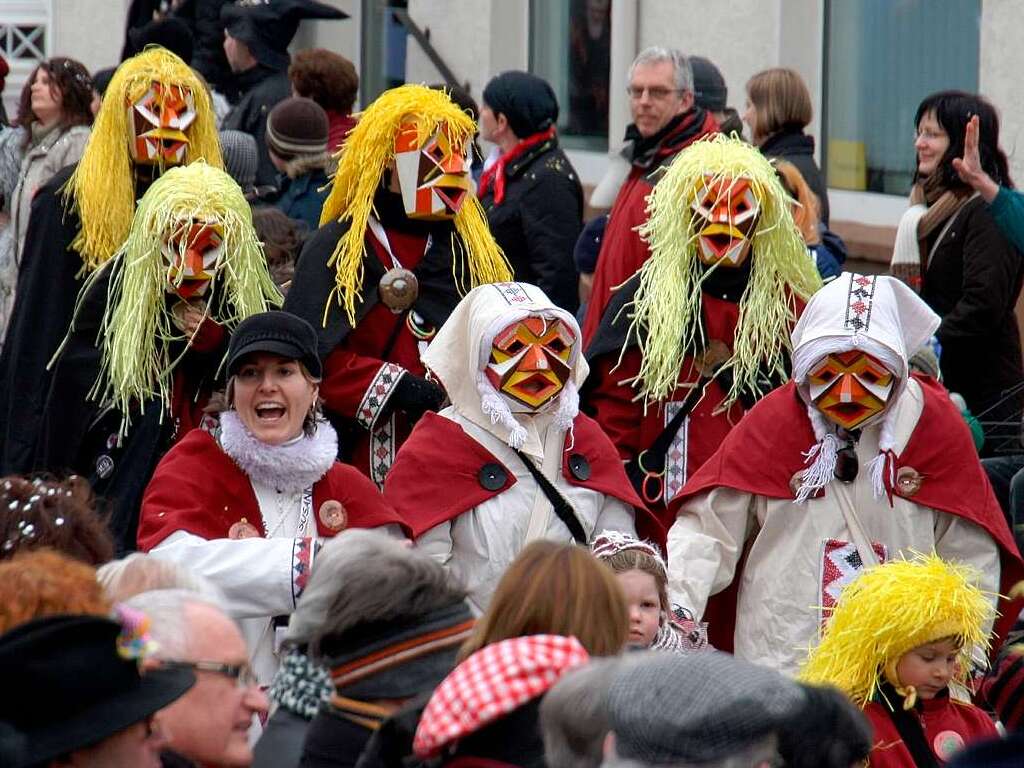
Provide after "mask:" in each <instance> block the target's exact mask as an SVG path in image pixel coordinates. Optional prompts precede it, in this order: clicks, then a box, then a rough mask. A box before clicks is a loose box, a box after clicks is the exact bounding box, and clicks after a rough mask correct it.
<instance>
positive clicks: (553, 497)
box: [513, 448, 587, 546]
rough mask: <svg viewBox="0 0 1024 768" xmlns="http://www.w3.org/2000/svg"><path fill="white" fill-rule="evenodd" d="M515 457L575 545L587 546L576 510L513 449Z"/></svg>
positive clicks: (520, 452)
mask: <svg viewBox="0 0 1024 768" xmlns="http://www.w3.org/2000/svg"><path fill="white" fill-rule="evenodd" d="M513 450H515V452H516V455H517V456H518V457H519V458H520V459H522V460H523V464H525V465H526V468H527V469H528V470H529V471H530V474H531V475H533V479H534V480H536V481H537V485H539V486H540V489H541V490H542V491H544V495H545V496H547V497H548V501H550V502H551V506H552V507H554V509H555V514H556V515H558V519H559V520H561V521H562V522H563V523H565V527H566V528H568V529H569V533H571V534H572V537H573V538H574V539H575V540H576V543H577V544H580V545H582V546H586V545H587V534H586V531H584V530H583V525H582V523H580V519H579V518H578V517H576V510H574V509H573V508H572V504H570V503H569V502H568V501H567V500H566V498H565V497H564V496H563V495H562V494H560V493H559V492H558V489H557V488H555V486H554V485H552V483H551V481H550V480H548V479H547V478H546V477H544V473H543V472H541V471H540V470H539V469H538V468H537V465H536V464H534V463H533V461H532V460H531V459H530V457H529V456H527V455H526V454H525V453H523V452H522V451H520V450H519V449H518V448H515V449H513Z"/></svg>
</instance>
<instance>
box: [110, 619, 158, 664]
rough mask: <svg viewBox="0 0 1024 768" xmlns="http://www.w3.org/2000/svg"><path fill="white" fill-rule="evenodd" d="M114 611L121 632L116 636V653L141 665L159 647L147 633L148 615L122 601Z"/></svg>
mask: <svg viewBox="0 0 1024 768" xmlns="http://www.w3.org/2000/svg"><path fill="white" fill-rule="evenodd" d="M114 613H115V614H116V617H117V620H118V621H119V622H120V623H121V634H120V635H118V637H117V655H118V656H120V657H121V658H122V659H128V660H129V661H131V660H134V661H136V662H138V664H139V666H140V667H141V666H142V665H143V663H144V662H145V661H146V659H147V658H149V657H150V656H152V655H153V654H155V653H156V652H157V650H158V649H159V645H158V644H157V642H156V641H155V640H154V639H153V638H152V637H151V636H150V634H149V624H150V622H149V617H148V616H147V615H146V614H144V613H142V611H137V610H135V609H134V608H129V607H128V606H127V605H124V604H123V603H119V604H118V605H116V606H115V607H114Z"/></svg>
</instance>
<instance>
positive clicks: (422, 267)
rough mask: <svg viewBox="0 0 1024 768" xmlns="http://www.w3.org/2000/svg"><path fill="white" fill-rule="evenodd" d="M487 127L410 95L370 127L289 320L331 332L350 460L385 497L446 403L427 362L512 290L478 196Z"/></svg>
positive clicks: (328, 207)
mask: <svg viewBox="0 0 1024 768" xmlns="http://www.w3.org/2000/svg"><path fill="white" fill-rule="evenodd" d="M475 130H476V124H475V123H474V122H473V120H472V119H471V118H470V117H469V116H468V115H467V114H466V113H465V112H463V111H462V110H461V109H459V108H458V107H457V106H456V105H455V104H453V103H452V101H451V99H449V98H448V96H447V95H446V94H445V93H443V92H442V91H438V90H433V89H430V88H426V87H424V86H419V85H404V86H402V87H400V88H394V89H392V90H390V91H386V92H385V93H384V94H382V95H381V96H380V98H378V99H377V100H376V101H375V102H373V104H371V105H370V106H369V107H368V108H367V109H366V111H365V112H363V114H362V115H361V116H360V118H359V122H358V124H357V125H356V127H355V128H354V129H353V130H352V132H351V133H350V134H349V136H348V139H346V141H345V146H344V150H343V151H342V152H341V153H340V154H339V166H338V172H337V174H336V175H335V177H334V181H333V184H332V187H331V192H330V195H328V197H327V200H326V202H325V203H324V208H323V213H322V215H321V218H320V222H321V227H320V229H319V230H318V231H317V232H316V233H315V234H314V235H313V236H312V238H311V239H310V240H309V241H308V242H307V244H306V246H305V247H304V248H303V251H302V255H301V258H300V259H299V263H298V267H297V269H296V271H295V277H294V279H293V280H292V285H291V288H290V289H289V291H288V298H287V301H286V302H285V310H286V311H288V312H291V313H293V314H295V315H298V316H299V317H302V318H303V319H305V320H306V321H308V322H309V323H310V325H312V326H313V327H314V328H316V329H317V333H318V334H319V336H320V354H321V356H323V358H324V380H323V383H322V384H321V385H320V396H321V397H322V398H323V399H324V409H325V412H326V414H327V416H328V418H330V419H331V420H332V422H333V423H334V424H335V427H336V428H338V432H339V437H340V440H339V443H340V446H341V451H342V453H343V457H344V459H345V460H346V461H349V462H351V463H352V464H353V465H355V466H356V467H359V468H360V469H361V470H362V471H363V472H365V473H366V474H367V475H369V477H370V478H371V479H372V480H373V481H374V482H376V483H377V485H378V486H382V485H383V483H384V476H385V475H386V474H387V471H388V469H389V468H390V467H391V464H392V462H393V461H394V456H395V452H396V450H397V448H398V446H399V445H400V444H401V442H402V440H403V439H404V438H405V437H406V436H407V435H408V432H409V429H410V428H411V425H412V423H413V422H415V421H416V419H418V418H419V417H420V416H421V415H422V414H423V413H424V412H425V411H428V410H437V409H438V408H439V407H440V405H441V402H442V399H443V393H442V391H441V388H440V387H438V386H437V384H435V383H433V382H431V381H427V380H426V379H425V378H423V375H424V373H425V371H424V368H423V365H422V364H421V363H420V352H421V351H422V349H423V348H425V346H426V342H428V341H429V340H430V339H431V338H433V336H434V334H435V333H436V332H437V329H438V328H439V327H440V326H441V325H442V324H443V323H444V321H445V320H446V319H447V318H448V315H449V314H450V313H451V311H452V309H454V307H455V305H456V304H457V303H458V301H459V298H460V297H461V295H462V294H463V293H464V292H465V291H468V290H469V289H470V288H471V287H472V286H475V285H479V284H482V283H490V282H495V281H500V280H508V279H511V274H510V271H509V268H508V263H507V262H506V261H505V258H504V256H503V255H502V253H501V249H500V248H499V247H498V245H497V244H496V243H495V241H494V238H493V237H492V236H491V233H490V231H489V230H488V228H487V219H486V216H485V215H484V212H483V209H482V208H481V207H480V203H479V201H478V200H477V199H476V198H475V197H474V196H473V192H472V189H471V182H470V179H469V175H468V174H469V164H468V161H467V158H466V152H467V149H468V147H469V142H470V140H471V139H472V137H473V133H474V131H475Z"/></svg>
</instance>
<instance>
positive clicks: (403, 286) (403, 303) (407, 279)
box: [377, 267, 420, 313]
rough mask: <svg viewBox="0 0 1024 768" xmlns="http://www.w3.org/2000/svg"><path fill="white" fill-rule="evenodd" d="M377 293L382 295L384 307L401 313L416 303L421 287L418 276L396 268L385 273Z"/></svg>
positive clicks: (401, 268)
mask: <svg viewBox="0 0 1024 768" xmlns="http://www.w3.org/2000/svg"><path fill="white" fill-rule="evenodd" d="M377 291H378V293H380V300H381V301H383V302H384V306H386V307H387V308H388V309H390V310H391V311H392V312H395V313H399V312H404V311H405V310H407V309H409V307H411V306H412V305H413V304H415V303H416V297H417V296H419V292H420V285H419V281H418V280H417V279H416V275H414V274H413V273H412V272H411V271H410V270H408V269H405V268H403V267H394V268H393V269H389V270H388V271H387V272H385V273H384V276H383V277H382V278H381V279H380V283H379V285H378V286H377Z"/></svg>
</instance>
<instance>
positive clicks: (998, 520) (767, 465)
mask: <svg viewBox="0 0 1024 768" xmlns="http://www.w3.org/2000/svg"><path fill="white" fill-rule="evenodd" d="M914 378H915V379H916V380H917V383H918V384H919V385H920V386H921V391H922V392H923V393H924V408H923V410H922V412H921V417H920V418H919V419H918V422H917V425H916V427H915V428H914V432H913V434H912V435H911V436H910V440H909V442H908V443H907V446H906V448H905V449H904V450H903V453H901V454H900V455H899V456H897V457H895V465H896V466H895V471H897V472H898V471H899V469H900V468H901V467H913V468H914V469H915V470H917V472H919V473H920V475H921V478H922V482H921V487H920V488H919V489H918V490H917V492H916V493H914V494H913V495H912V496H911V495H905V494H901V493H900V492H899V489H898V488H892V489H890V490H891V492H892V494H894V495H896V496H903V498H905V499H907V500H909V501H912V502H913V503H915V504H920V505H921V506H924V507H931V508H932V509H936V510H939V511H940V512H946V513H948V514H951V515H956V516H957V517H962V518H964V519H966V520H969V521H971V522H972V523H974V524H976V525H978V526H980V527H981V528H982V529H984V530H985V532H986V533H988V535H989V536H991V537H992V538H993V539H994V540H995V541H996V543H997V544H998V545H999V549H1000V555H1001V561H1002V562H1001V568H1000V575H1001V579H1000V591H1001V592H1002V594H1004V595H1005V594H1006V593H1007V591H1008V590H1009V589H1010V587H1012V586H1013V585H1014V584H1015V583H1017V582H1018V581H1020V580H1021V579H1022V578H1024V563H1022V562H1021V557H1020V553H1019V552H1018V551H1017V545H1016V544H1015V543H1014V540H1013V536H1012V535H1011V534H1010V529H1009V527H1008V526H1007V524H1006V518H1005V517H1004V515H1003V512H1002V509H1001V508H1000V507H999V502H998V501H996V497H995V495H994V494H993V493H992V486H991V485H990V484H989V481H988V477H987V476H986V475H985V470H984V469H983V468H982V466H981V462H980V461H978V460H977V458H976V456H977V452H976V451H975V449H974V443H973V441H972V439H971V433H970V431H969V430H968V428H967V425H966V424H965V423H964V420H963V417H961V415H960V413H959V411H957V409H956V406H954V405H953V403H952V401H950V399H949V393H948V392H947V391H946V389H945V388H944V387H943V386H942V385H941V384H939V383H938V382H937V381H935V380H934V379H931V378H928V377H925V376H919V375H916V374H915V375H914ZM814 442H815V440H814V431H813V430H812V428H811V422H810V420H809V419H808V418H807V406H806V405H805V404H804V402H803V400H801V399H800V396H799V394H797V391H796V385H795V384H794V383H793V382H792V381H790V382H789V383H788V384H786V385H785V386H782V387H779V388H778V389H776V390H775V391H774V392H771V393H770V394H768V395H767V396H766V397H765V398H763V399H762V400H761V401H760V402H759V403H757V405H755V406H754V407H753V408H752V409H751V410H750V411H748V412H747V415H746V416H744V417H743V419H742V420H741V421H740V423H739V424H738V425H736V427H735V428H734V429H733V430H732V431H731V432H730V433H729V435H728V436H727V437H726V438H725V440H723V441H722V445H721V447H719V449H718V451H716V452H715V455H714V456H712V457H711V458H710V459H708V461H707V462H706V463H705V464H704V465H703V466H702V467H701V468H700V469H699V470H697V472H695V473H694V475H693V476H692V477H691V478H690V480H689V482H687V484H686V485H685V486H684V488H683V490H682V491H681V492H680V493H679V495H678V496H677V497H676V498H675V499H674V500H673V502H672V504H671V506H670V512H672V517H673V518H674V517H675V515H676V514H677V513H678V511H679V508H680V506H681V505H682V504H683V503H684V502H686V501H687V500H688V499H691V498H693V497H694V496H697V495H698V494H701V493H704V492H706V491H709V490H711V489H713V488H718V487H725V488H733V489H735V490H737V491H742V492H744V493H751V494H755V495H757V496H765V497H768V498H772V499H792V498H794V494H793V491H792V489H791V488H790V480H791V479H792V477H793V475H794V474H795V473H796V472H798V471H800V470H801V469H804V468H805V464H804V456H803V453H804V452H805V451H807V450H808V449H809V448H810V447H811V446H812V445H813V444H814ZM758 456H762V457H766V458H767V457H771V460H770V461H756V460H751V457H758ZM862 471H863V470H862ZM825 492H826V493H828V489H827V488H826V489H825ZM741 567H742V566H741ZM737 570H738V569H737ZM737 583H738V579H733V584H732V586H730V587H729V588H728V589H727V590H725V591H724V592H721V593H719V594H718V595H716V596H715V597H714V598H713V599H712V600H711V601H709V603H708V614H707V615H706V616H705V618H706V619H707V620H708V621H709V627H710V628H711V629H712V631H713V632H714V635H715V637H714V639H713V641H712V642H715V644H716V647H719V648H723V647H724V648H726V649H731V648H732V631H731V630H732V626H731V624H732V621H733V620H734V618H735V608H736V606H735V598H736V593H735V588H736V584H737ZM716 603H717V604H716ZM723 603H724V604H723ZM730 603H731V604H730ZM1014 605H1016V602H1015V603H1014ZM1000 610H1001V612H1002V614H1003V615H1002V616H1001V617H1000V619H999V620H998V621H997V623H996V631H997V633H998V634H999V636H1001V637H1002V636H1004V635H1005V632H1006V631H1007V630H1008V629H1009V627H1010V625H1012V624H1013V621H1014V620H1015V619H1016V611H1011V610H1008V609H1007V606H1006V605H1005V604H1004V605H1001V606H1000ZM712 621H717V622H719V629H718V630H717V631H716V629H715V627H714V625H713V624H711V623H710V622H712ZM723 624H725V626H722V625H723ZM725 631H727V632H728V642H727V643H726V642H725V638H724V637H723V632H725Z"/></svg>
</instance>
